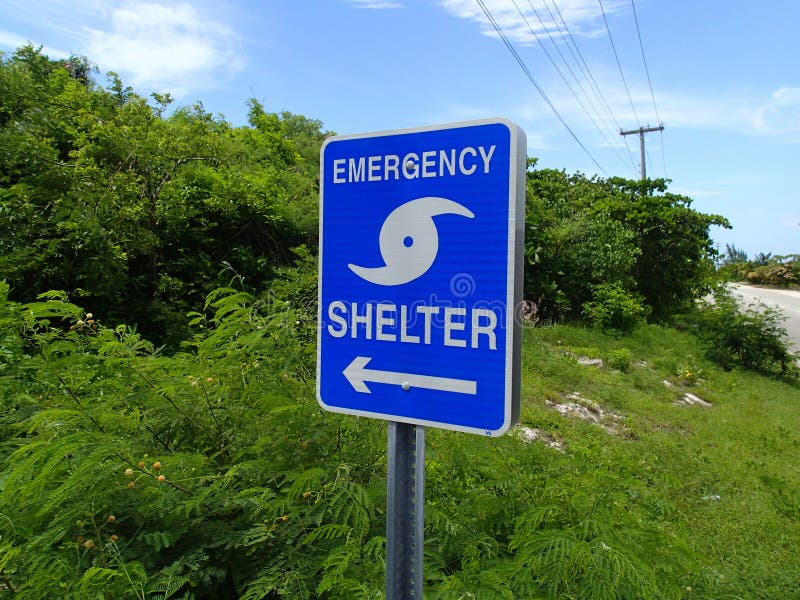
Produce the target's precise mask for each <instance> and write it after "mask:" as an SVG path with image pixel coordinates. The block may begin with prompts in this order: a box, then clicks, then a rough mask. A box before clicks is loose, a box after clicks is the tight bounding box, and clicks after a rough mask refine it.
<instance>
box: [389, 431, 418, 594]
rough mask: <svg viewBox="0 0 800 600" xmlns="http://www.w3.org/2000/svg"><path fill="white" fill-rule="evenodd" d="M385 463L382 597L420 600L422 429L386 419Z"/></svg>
mask: <svg viewBox="0 0 800 600" xmlns="http://www.w3.org/2000/svg"><path fill="white" fill-rule="evenodd" d="M387 463H388V464H387V472H386V494H387V499H386V600H412V599H414V600H421V599H422V583H423V578H422V551H423V546H424V543H425V512H424V509H425V429H424V428H423V427H419V426H416V425H410V424H408V423H398V422H396V421H389V444H388V460H387Z"/></svg>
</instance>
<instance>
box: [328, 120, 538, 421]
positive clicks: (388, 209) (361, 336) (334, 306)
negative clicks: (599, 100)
mask: <svg viewBox="0 0 800 600" xmlns="http://www.w3.org/2000/svg"><path fill="white" fill-rule="evenodd" d="M524 194H525V134H524V132H523V131H522V130H521V129H519V128H518V127H517V126H515V125H514V124H512V123H510V122H508V121H505V120H484V121H472V122H467V123H454V124H449V125H442V126H437V127H429V128H420V129H408V130H399V131H391V132H382V133H369V134H364V135H351V136H339V137H332V138H330V139H328V140H327V141H326V142H325V144H324V146H323V147H322V151H321V175H320V225H319V227H320V266H319V269H320V271H319V275H320V276H319V323H318V328H319V333H318V348H317V399H318V400H319V402H320V404H321V405H322V406H323V407H324V408H326V409H328V410H331V411H335V412H341V413H347V414H354V415H362V416H367V417H375V418H381V419H387V420H393V421H400V422H405V423H413V424H417V425H424V426H431V427H441V428H445V429H454V430H458V431H467V432H472V433H479V434H483V435H500V434H502V433H503V432H504V431H506V430H507V429H508V428H509V427H510V426H511V425H512V424H514V423H515V422H516V420H517V417H518V414H519V354H520V335H519V333H520V319H519V307H520V300H521V288H522V245H523V235H524V219H525V213H524Z"/></svg>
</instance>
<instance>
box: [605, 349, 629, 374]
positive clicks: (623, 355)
mask: <svg viewBox="0 0 800 600" xmlns="http://www.w3.org/2000/svg"><path fill="white" fill-rule="evenodd" d="M632 362H633V354H631V351H630V350H628V349H627V348H619V349H617V350H611V351H610V352H609V353H608V357H607V358H606V364H607V365H608V366H609V367H611V368H612V369H616V370H617V371H622V372H623V373H627V372H628V371H630V370H631V363H632Z"/></svg>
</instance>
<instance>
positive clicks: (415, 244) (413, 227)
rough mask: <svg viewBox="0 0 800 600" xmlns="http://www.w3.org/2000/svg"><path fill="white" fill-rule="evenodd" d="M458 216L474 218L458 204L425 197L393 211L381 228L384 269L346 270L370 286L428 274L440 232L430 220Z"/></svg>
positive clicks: (402, 282) (356, 267)
mask: <svg viewBox="0 0 800 600" xmlns="http://www.w3.org/2000/svg"><path fill="white" fill-rule="evenodd" d="M448 214H449V215H460V216H462V217H467V218H469V219H471V218H473V217H474V216H475V215H474V214H473V213H472V211H471V210H469V209H468V208H466V207H464V206H462V205H461V204H459V203H458V202H453V201H452V200H448V199H447V198H438V197H436V196H426V197H425V198H417V199H416V200H411V201H409V202H406V203H405V204H401V205H400V206H398V207H397V208H395V209H394V210H393V211H392V212H391V213H389V216H388V217H386V220H385V221H384V222H383V225H382V226H381V232H380V235H379V237H378V244H379V246H380V250H381V257H382V258H383V262H384V263H385V266H383V267H360V266H358V265H354V264H352V263H351V264H348V265H347V266H348V268H349V269H350V270H351V271H352V272H353V273H355V274H356V275H358V276H359V277H361V279H365V280H366V281H369V282H370V283H374V284H377V285H402V284H404V283H408V282H409V281H414V280H415V279H417V278H418V277H421V276H422V275H424V274H425V273H427V271H428V269H430V268H431V265H433V261H434V260H436V254H437V252H438V251H439V232H438V230H437V229H436V223H434V222H433V217H436V216H438V215H448Z"/></svg>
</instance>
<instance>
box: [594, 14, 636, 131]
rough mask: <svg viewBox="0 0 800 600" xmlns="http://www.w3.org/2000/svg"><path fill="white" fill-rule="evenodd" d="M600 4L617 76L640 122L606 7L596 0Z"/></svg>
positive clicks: (634, 114)
mask: <svg viewBox="0 0 800 600" xmlns="http://www.w3.org/2000/svg"><path fill="white" fill-rule="evenodd" d="M597 2H598V3H599V4H600V12H601V13H603V22H604V23H605V24H606V31H607V32H608V40H609V41H610V42H611V49H612V50H613V51H614V58H615V59H616V60H617V67H618V68H619V76H620V77H621V78H622V85H624V86H625V93H626V94H628V101H629V102H630V103H631V110H633V116H634V118H635V119H636V122H637V123H641V121H640V120H639V115H637V114H636V107H635V106H634V105H633V98H631V91H630V90H629V89H628V82H627V81H625V75H624V73H623V72H622V64H621V63H620V62H619V55H618V54H617V47H616V46H615V45H614V37H613V36H612V35H611V28H610V27H609V26H608V19H607V18H606V9H605V8H603V0H597Z"/></svg>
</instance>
